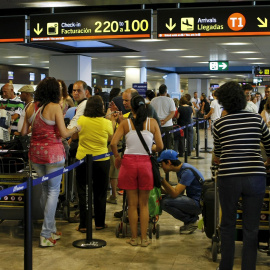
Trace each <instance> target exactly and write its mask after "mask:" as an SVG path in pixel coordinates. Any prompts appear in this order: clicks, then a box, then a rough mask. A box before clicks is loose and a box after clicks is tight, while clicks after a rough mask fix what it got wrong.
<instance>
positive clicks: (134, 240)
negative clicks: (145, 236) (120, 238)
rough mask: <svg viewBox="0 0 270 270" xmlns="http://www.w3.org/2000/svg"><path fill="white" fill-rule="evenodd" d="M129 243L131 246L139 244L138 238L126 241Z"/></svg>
mask: <svg viewBox="0 0 270 270" xmlns="http://www.w3.org/2000/svg"><path fill="white" fill-rule="evenodd" d="M126 243H127V244H130V245H131V246H138V238H130V239H129V240H127V241H126Z"/></svg>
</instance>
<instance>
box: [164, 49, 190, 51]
mask: <svg viewBox="0 0 270 270" xmlns="http://www.w3.org/2000/svg"><path fill="white" fill-rule="evenodd" d="M187 50H188V49H161V51H163V52H181V51H187Z"/></svg>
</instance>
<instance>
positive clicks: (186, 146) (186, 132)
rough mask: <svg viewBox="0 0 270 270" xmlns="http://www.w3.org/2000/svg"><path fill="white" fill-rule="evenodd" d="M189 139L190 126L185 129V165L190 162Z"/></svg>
mask: <svg viewBox="0 0 270 270" xmlns="http://www.w3.org/2000/svg"><path fill="white" fill-rule="evenodd" d="M187 138H188V126H186V127H185V129H184V149H185V163H187V160H188V143H187Z"/></svg>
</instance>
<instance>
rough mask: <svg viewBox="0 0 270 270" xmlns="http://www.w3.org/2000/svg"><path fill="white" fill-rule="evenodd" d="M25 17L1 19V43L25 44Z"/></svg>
mask: <svg viewBox="0 0 270 270" xmlns="http://www.w3.org/2000/svg"><path fill="white" fill-rule="evenodd" d="M25 33H26V24H25V16H24V15H22V16H8V17H0V43H6V42H16V43H20V42H25Z"/></svg>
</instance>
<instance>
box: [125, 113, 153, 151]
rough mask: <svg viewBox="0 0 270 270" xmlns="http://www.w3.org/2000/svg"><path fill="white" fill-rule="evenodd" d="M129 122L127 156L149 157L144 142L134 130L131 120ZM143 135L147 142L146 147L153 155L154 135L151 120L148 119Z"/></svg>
mask: <svg viewBox="0 0 270 270" xmlns="http://www.w3.org/2000/svg"><path fill="white" fill-rule="evenodd" d="M127 120H128V126H129V132H128V133H127V134H126V136H125V139H126V150H125V154H128V155H148V154H147V152H146V151H145V149H144V147H143V145H142V142H141V140H140V138H139V136H138V134H137V132H136V130H134V129H132V127H131V124H130V119H127ZM141 134H142V136H143V138H144V140H145V142H146V145H147V146H148V148H149V151H150V153H152V151H151V149H152V145H153V137H154V136H153V133H151V132H150V119H149V118H148V117H147V119H146V129H144V130H142V131H141Z"/></svg>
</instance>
